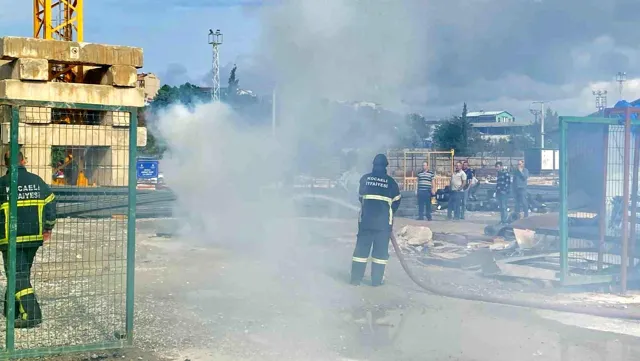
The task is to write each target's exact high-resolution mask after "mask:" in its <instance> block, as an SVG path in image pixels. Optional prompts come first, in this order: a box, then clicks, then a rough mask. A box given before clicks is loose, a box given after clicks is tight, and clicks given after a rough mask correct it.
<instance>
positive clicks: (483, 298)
mask: <svg viewBox="0 0 640 361" xmlns="http://www.w3.org/2000/svg"><path fill="white" fill-rule="evenodd" d="M304 198H310V199H320V200H325V201H329V202H332V203H334V204H338V205H341V206H343V207H346V208H349V209H351V210H354V211H359V210H360V209H359V207H356V206H354V205H353V204H351V203H348V202H345V201H343V200H341V199H338V198H334V197H329V196H325V195H319V194H299V195H296V196H294V199H304ZM391 244H392V245H393V249H394V250H395V252H396V256H397V257H398V260H399V261H400V265H402V269H404V271H405V273H406V274H407V276H409V278H410V279H411V280H412V281H413V282H414V283H415V284H416V285H418V286H419V287H420V288H422V289H423V290H425V291H427V292H428V293H431V294H434V295H437V296H443V297H449V298H456V299H461V300H467V301H476V302H486V303H493V304H500V305H507V306H515V307H524V308H533V309H539V310H548V311H557V312H568V313H577V314H583V315H589V316H598V317H606V318H617V319H627V320H640V314H638V313H631V312H627V311H623V310H617V309H593V308H588V307H582V308H581V307H577V306H573V305H563V304H552V303H543V302H537V301H532V300H516V299H508V298H502V297H497V296H491V295H478V294H473V293H468V292H464V291H460V290H457V289H455V290H453V289H446V288H443V287H440V286H437V285H434V284H431V283H428V282H425V281H423V280H421V279H420V278H418V277H416V275H415V274H414V273H413V271H412V270H411V268H409V265H408V264H407V260H406V259H405V257H404V254H403V253H402V250H401V249H400V246H398V241H397V240H396V237H395V235H394V234H393V232H391Z"/></svg>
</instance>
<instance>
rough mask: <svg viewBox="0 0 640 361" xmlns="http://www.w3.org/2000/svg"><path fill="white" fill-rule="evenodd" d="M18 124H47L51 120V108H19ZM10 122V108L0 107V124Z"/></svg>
mask: <svg viewBox="0 0 640 361" xmlns="http://www.w3.org/2000/svg"><path fill="white" fill-rule="evenodd" d="M19 112H20V122H21V123H27V124H49V123H51V119H52V111H51V108H42V107H20V108H19ZM10 121H11V107H9V106H2V107H0V122H10Z"/></svg>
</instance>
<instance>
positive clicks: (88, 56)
mask: <svg viewBox="0 0 640 361" xmlns="http://www.w3.org/2000/svg"><path fill="white" fill-rule="evenodd" d="M19 58H38V59H46V60H49V61H52V62H56V63H63V64H75V65H99V66H111V65H127V66H132V67H134V68H142V66H143V52H142V48H136V47H130V46H120V45H106V44H95V43H78V42H75V41H59V40H43V39H33V38H22V37H13V36H7V37H4V38H0V59H5V60H12V59H19Z"/></svg>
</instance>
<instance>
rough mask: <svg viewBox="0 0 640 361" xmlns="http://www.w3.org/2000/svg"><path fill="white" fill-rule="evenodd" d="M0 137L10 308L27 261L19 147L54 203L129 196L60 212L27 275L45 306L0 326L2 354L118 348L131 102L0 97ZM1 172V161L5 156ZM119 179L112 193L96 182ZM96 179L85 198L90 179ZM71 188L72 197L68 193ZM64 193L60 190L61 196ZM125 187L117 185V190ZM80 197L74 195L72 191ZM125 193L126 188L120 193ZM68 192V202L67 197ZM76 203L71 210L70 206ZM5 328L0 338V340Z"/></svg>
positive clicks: (129, 219)
mask: <svg viewBox="0 0 640 361" xmlns="http://www.w3.org/2000/svg"><path fill="white" fill-rule="evenodd" d="M0 126H1V127H2V128H1V131H0V146H1V147H2V151H3V154H5V152H7V151H10V167H9V168H10V169H11V172H9V173H8V174H9V177H10V187H9V188H10V189H9V197H8V198H9V207H8V208H9V209H8V214H9V217H8V228H7V227H5V229H8V233H9V240H8V246H6V251H5V253H6V255H7V257H6V260H7V262H6V264H5V271H6V272H5V274H4V277H2V278H4V280H1V279H0V287H2V286H4V285H6V297H5V303H6V306H7V313H6V314H7V315H14V314H15V311H16V310H15V308H16V307H20V306H21V305H20V304H19V303H14V294H15V293H16V282H15V281H16V270H17V269H18V270H21V269H22V270H24V269H25V267H24V265H22V264H20V263H18V261H17V260H23V259H24V256H23V254H21V253H20V252H23V251H22V250H24V244H22V243H21V241H20V238H18V237H17V235H18V233H19V232H20V229H21V227H28V226H29V225H25V224H24V223H21V220H20V218H19V215H20V214H21V213H20V212H18V211H17V209H18V208H17V207H18V204H19V202H20V201H22V200H21V199H19V198H24V194H23V193H21V192H20V191H24V189H20V190H19V189H18V176H17V174H18V173H17V169H18V154H19V153H21V154H23V155H24V160H25V163H26V169H27V170H28V171H29V172H32V173H35V174H37V175H39V176H40V177H41V178H42V179H43V180H44V181H45V182H46V183H47V184H50V185H51V189H52V191H53V193H54V194H55V195H58V197H57V208H58V209H59V210H60V209H62V208H64V209H67V210H68V209H69V208H73V207H85V208H88V209H90V208H91V204H94V205H104V204H109V203H112V202H119V203H120V204H122V201H123V199H125V200H126V201H127V203H125V204H128V208H127V209H128V210H127V211H126V212H123V213H124V214H115V215H112V216H111V217H104V216H103V217H84V218H83V217H82V216H81V215H80V216H79V215H77V212H76V213H74V214H75V215H74V216H71V217H68V218H61V216H64V213H60V211H59V216H58V219H57V224H56V226H55V228H54V229H53V232H52V236H51V239H50V240H48V241H45V242H44V244H43V245H42V246H41V247H40V248H39V249H38V251H37V253H36V256H35V260H34V261H33V266H32V268H31V272H30V275H31V285H32V286H33V289H34V291H35V294H36V295H37V299H38V302H39V303H40V307H41V309H42V320H43V322H42V323H41V324H40V325H39V326H38V327H35V328H16V327H15V326H16V321H15V320H14V317H6V323H5V325H4V329H2V328H3V327H2V326H0V344H4V347H3V348H2V349H0V358H17V357H31V356H42V355H51V354H60V353H68V352H78V351H91V350H99V349H108V348H119V347H123V346H127V345H131V344H132V341H133V303H134V302H133V300H134V299H133V296H134V262H135V220H136V213H135V204H136V192H135V191H136V169H135V166H130V165H134V164H135V159H136V145H137V144H138V139H137V136H138V127H137V109H136V108H128V107H109V106H99V105H90V104H69V103H51V102H46V103H45V102H35V101H15V100H3V99H0ZM2 163H3V164H2V166H0V171H1V174H2V175H4V174H5V173H6V170H7V167H6V166H5V164H4V162H3V161H2ZM104 187H108V188H109V189H113V188H120V189H124V190H128V192H124V193H123V192H118V193H119V196H118V199H114V196H113V195H112V193H110V192H100V191H99V190H100V189H107V188H104ZM90 188H92V189H95V190H96V192H92V193H91V195H90V196H86V197H85V198H84V199H82V196H81V195H82V194H86V193H87V192H86V190H87V189H90ZM74 193H77V194H78V196H77V197H69V195H70V194H74ZM61 194H64V195H65V196H60V195H61ZM123 194H124V195H123ZM79 197H80V198H79ZM123 197H124V198H123ZM69 202H71V203H69ZM72 213H73V212H72ZM2 338H4V340H2Z"/></svg>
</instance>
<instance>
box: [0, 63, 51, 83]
mask: <svg viewBox="0 0 640 361" xmlns="http://www.w3.org/2000/svg"><path fill="white" fill-rule="evenodd" d="M3 79H16V80H30V81H48V80H49V62H48V61H47V60H46V59H29V58H22V59H16V60H0V80H3Z"/></svg>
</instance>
